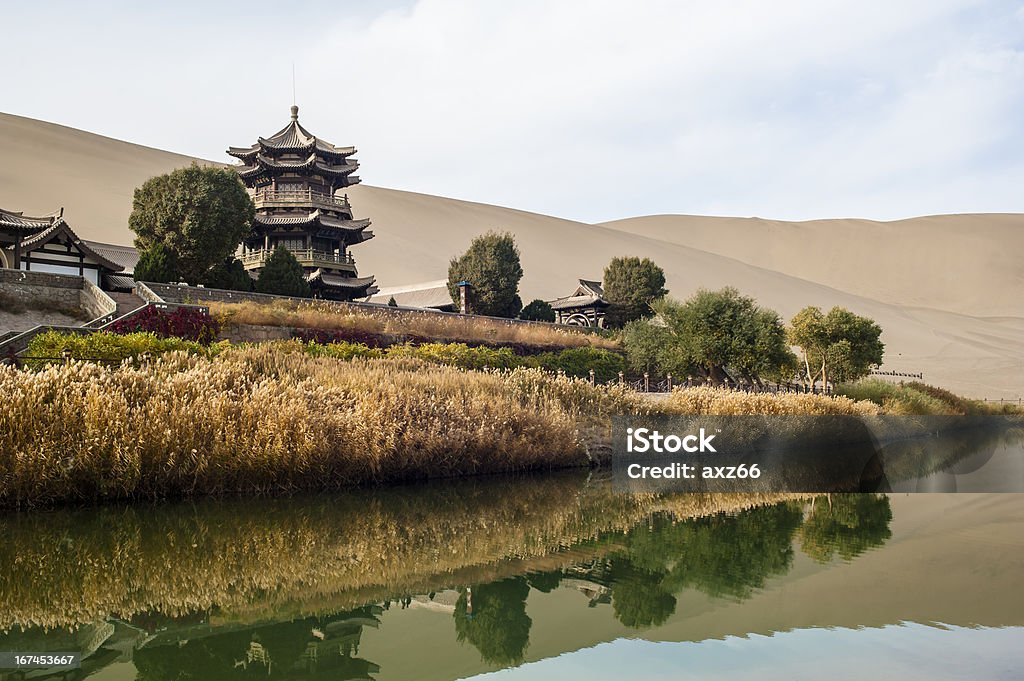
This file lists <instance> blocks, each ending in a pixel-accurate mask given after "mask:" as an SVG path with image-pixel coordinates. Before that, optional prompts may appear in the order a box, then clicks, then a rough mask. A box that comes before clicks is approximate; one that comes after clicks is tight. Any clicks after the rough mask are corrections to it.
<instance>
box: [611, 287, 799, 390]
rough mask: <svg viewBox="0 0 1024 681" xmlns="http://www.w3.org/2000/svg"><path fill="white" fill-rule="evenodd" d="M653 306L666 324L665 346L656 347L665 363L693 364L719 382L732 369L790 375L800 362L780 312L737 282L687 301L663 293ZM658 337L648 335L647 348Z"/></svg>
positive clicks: (752, 376) (754, 376)
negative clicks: (761, 303)
mask: <svg viewBox="0 0 1024 681" xmlns="http://www.w3.org/2000/svg"><path fill="white" fill-rule="evenodd" d="M653 307H654V310H655V311H656V312H657V313H658V316H659V318H660V319H661V320H662V322H663V323H664V324H665V325H666V328H667V333H666V334H663V335H662V336H661V337H662V339H663V340H662V343H663V345H662V348H661V349H660V350H653V351H654V352H656V355H655V357H656V361H658V362H659V363H660V364H661V365H662V366H665V365H668V366H672V367H673V368H674V370H675V371H679V370H680V368H681V367H684V366H690V367H693V368H694V370H696V371H697V372H698V373H700V374H701V375H702V376H704V377H705V378H707V379H709V380H710V381H711V382H712V383H713V384H716V385H717V384H719V383H722V382H723V381H724V380H725V378H726V377H727V376H728V372H730V371H732V372H734V373H736V374H738V375H739V376H740V377H742V378H743V379H744V380H746V381H747V382H749V383H753V384H760V383H762V379H763V378H776V379H777V378H780V377H783V376H785V374H786V373H787V372H788V371H791V370H792V367H793V366H794V365H795V362H796V359H795V357H794V356H793V353H792V352H791V351H790V350H789V348H788V347H787V345H786V334H785V328H784V327H783V325H782V320H781V319H780V318H779V316H778V314H776V313H775V312H773V311H771V310H768V309H765V308H762V307H759V306H758V305H757V303H756V302H755V301H754V299H753V298H749V297H747V296H743V295H740V293H739V291H737V290H736V289H734V288H728V287H727V288H724V289H722V290H720V291H707V290H704V289H701V290H700V291H698V292H697V293H695V294H694V295H693V296H692V297H690V298H689V299H688V300H687V301H686V302H684V303H679V302H676V301H674V300H670V299H667V298H663V299H661V300H658V301H656V302H655V303H654V306H653ZM628 338H629V337H628V336H627V351H628V348H629V345H628V342H629V341H628ZM655 338H656V337H655ZM655 342H656V340H654V339H648V340H647V341H646V343H647V345H646V347H648V348H649V350H648V352H650V351H652V349H653V345H654V343H655ZM634 345H638V344H636V343H634ZM638 361H639V360H638Z"/></svg>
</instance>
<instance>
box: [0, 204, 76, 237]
mask: <svg viewBox="0 0 1024 681" xmlns="http://www.w3.org/2000/svg"><path fill="white" fill-rule="evenodd" d="M63 213H64V211H63V210H61V211H59V212H57V213H51V214H50V215H44V216H42V217H38V218H34V217H29V216H27V215H25V214H24V213H20V212H15V211H11V210H4V209H3V208H0V230H2V231H6V232H18V233H21V234H34V233H36V232H39V231H42V230H44V229H46V228H47V227H50V226H51V225H53V223H54V222H56V221H57V220H60V219H62V218H61V216H62V215H63Z"/></svg>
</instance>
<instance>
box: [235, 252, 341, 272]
mask: <svg viewBox="0 0 1024 681" xmlns="http://www.w3.org/2000/svg"><path fill="white" fill-rule="evenodd" d="M289 251H290V253H291V254H292V255H294V256H295V259H296V260H298V261H299V262H300V263H302V264H304V265H306V264H308V265H319V264H324V265H328V266H332V267H339V266H345V267H346V269H347V268H348V267H351V268H355V266H356V261H355V258H353V257H352V256H351V255H349V254H348V253H331V252H328V251H315V250H313V249H312V248H306V249H301V250H297V251H292V250H290V249H289ZM273 252H274V251H273V249H271V250H267V249H265V248H261V249H260V250H258V251H249V252H248V253H246V254H245V255H243V256H241V258H239V259H240V260H241V261H242V265H243V266H244V267H246V268H251V267H262V266H263V264H264V263H266V261H267V258H269V257H270V255H271V254H272V253H273Z"/></svg>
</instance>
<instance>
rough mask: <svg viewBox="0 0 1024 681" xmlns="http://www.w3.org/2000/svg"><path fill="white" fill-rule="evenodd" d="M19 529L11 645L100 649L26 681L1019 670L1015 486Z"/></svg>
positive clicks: (98, 512) (87, 520) (449, 492)
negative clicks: (989, 490)
mask: <svg viewBox="0 0 1024 681" xmlns="http://www.w3.org/2000/svg"><path fill="white" fill-rule="evenodd" d="M0 531H2V532H3V536H4V545H3V548H2V549H0V629H2V630H3V631H4V632H5V633H3V634H2V635H0V651H33V652H45V651H51V652H57V651H75V652H81V653H83V655H84V659H83V661H82V663H81V668H80V669H77V670H72V671H65V672H60V673H59V674H58V673H57V672H53V673H51V674H49V675H47V674H46V673H45V672H40V671H35V672H33V673H32V674H33V675H32V677H31V678H50V677H52V678H62V679H63V678H67V679H77V678H85V677H86V676H88V678H90V679H96V680H98V681H99V680H114V679H147V680H149V681H158V680H171V679H235V678H237V679H242V678H249V677H260V678H269V679H334V680H339V679H377V680H384V679H439V680H440V679H460V678H469V677H475V676H478V675H485V676H486V678H494V679H510V680H516V679H548V678H559V679H584V678H585V679H590V680H593V679H613V678H615V679H621V678H644V679H662V678H664V679H668V678H672V679H678V678H694V679H696V678H701V679H706V678H712V679H717V678H722V679H725V678H729V679H737V678H738V679H748V678H749V679H755V678H756V679H776V678H777V679H794V678H798V679H799V678H807V679H816V680H817V679H821V678H825V677H827V678H829V679H846V678H850V679H854V678H857V679H859V678H864V677H871V676H875V677H877V678H902V679H945V678H949V679H961V678H971V679H976V678H993V679H1004V678H1005V679H1011V678H1012V679H1018V678H1021V675H1022V673H1024V589H1021V586H1020V585H1021V577H1022V576H1024V495H1019V494H963V493H961V494H944V493H935V494H906V493H889V494H852V495H832V496H818V497H813V496H807V495H793V494H790V495H781V494H776V495H770V494H762V495H740V494H720V495H674V496H673V495H622V494H614V493H613V492H612V490H611V484H610V481H609V479H608V476H607V475H606V474H600V473H591V474H588V473H586V472H579V471H574V472H569V473H564V474H557V475H544V476H531V477H517V478H499V477H496V478H480V479H472V480H461V481H453V482H446V483H436V484H427V485H418V486H409V487H392V488H386V489H378V490H362V491H356V492H351V493H344V494H330V495H316V496H309V497H304V498H277V499H256V500H232V499H206V500H201V501H192V502H174V503H163V504H145V505H139V504H136V505H124V506H104V507H99V508H90V509H61V510H53V511H45V512H41V511H37V512H26V513H7V514H5V515H3V516H0ZM826 670H827V671H826ZM21 673H22V672H16V671H12V670H7V671H0V679H21V678H26V677H23V676H18V674H21ZM60 674H65V675H64V676H61V675H60Z"/></svg>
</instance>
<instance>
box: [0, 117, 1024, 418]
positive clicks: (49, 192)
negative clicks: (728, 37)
mask: <svg viewBox="0 0 1024 681" xmlns="http://www.w3.org/2000/svg"><path fill="white" fill-rule="evenodd" d="M242 133H243V135H242V136H243V137H245V134H244V133H245V131H242ZM256 134H258V132H254V133H253V134H252V135H250V136H252V137H255V136H256ZM333 137H334V138H335V139H337V141H339V142H344V143H348V142H349V141H347V140H344V139H341V138H340V137H339V136H338V135H334V136H333ZM356 141H357V140H356ZM226 147H227V144H226V143H225V148H226ZM359 158H360V160H361V161H362V163H363V169H362V171H363V172H362V173H361V174H362V175H364V176H368V177H371V178H372V175H373V160H372V157H371V156H367V155H366V153H363V154H361V155H360V157H359ZM224 160H228V159H227V156H226V155H225V159H224ZM193 161H198V162H200V163H213V162H212V161H203V160H200V159H192V158H190V157H187V156H182V155H179V154H173V153H169V152H165V151H160V150H157V149H151V148H148V147H142V146H139V145H135V144H130V143H128V142H122V141H119V140H114V139H111V138H107V137H102V136H99V135H94V134H91V133H87V132H83V131H80V130H75V129H73V128H67V127H64V126H60V125H55V124H51V123H43V122H40V121H35V120H31V119H26V118H21V117H18V116H12V115H8V114H0V206H2V207H4V208H6V209H8V210H17V211H25V212H26V213H28V214H43V213H49V212H51V211H54V210H56V209H58V208H60V207H61V206H63V207H64V208H65V217H66V219H67V220H68V222H69V223H70V224H71V225H72V227H74V229H75V230H76V231H77V232H78V234H79V235H80V236H81V237H83V238H86V239H92V240H95V241H104V242H108V243H120V244H130V243H131V242H132V233H131V232H130V231H129V230H128V226H127V221H128V214H129V213H130V212H131V196H132V192H133V190H134V188H135V187H137V186H138V185H140V184H141V183H142V182H144V181H145V180H146V179H147V178H149V177H151V176H153V175H156V174H159V173H163V172H167V171H169V170H172V169H174V168H177V167H182V166H185V165H188V164H189V163H192V162H193ZM348 193H349V197H350V198H351V200H352V202H353V207H354V209H355V212H356V216H357V217H369V218H371V219H372V220H373V227H372V229H373V231H374V233H375V234H376V235H377V236H376V238H375V239H373V240H372V241H369V242H367V243H366V244H362V245H360V246H358V247H356V248H355V249H354V251H353V253H354V255H355V256H356V260H357V262H358V264H359V268H360V274H373V275H375V276H376V277H377V282H378V284H379V285H380V286H397V285H404V284H411V283H416V282H422V281H428V280H435V279H439V278H443V277H444V276H445V275H446V273H447V266H448V260H449V259H450V258H451V257H452V256H453V255H456V254H458V253H460V252H461V251H463V250H465V248H466V246H467V245H468V243H469V241H470V239H471V238H472V237H474V236H476V235H478V234H481V233H483V232H485V231H487V230H489V229H499V230H507V231H510V232H512V233H513V234H515V236H516V240H517V243H518V244H519V249H520V251H521V254H522V261H523V269H524V270H525V273H526V274H525V277H524V279H523V282H522V285H521V292H522V297H523V300H524V301H529V300H531V299H533V298H545V299H551V298H555V297H557V296H561V295H567V294H568V293H570V292H571V291H572V290H573V288H574V287H575V283H576V279H578V278H588V279H600V278H601V273H602V270H603V268H604V266H605V264H607V262H608V260H609V259H611V258H612V257H613V256H616V255H639V256H647V257H650V258H652V259H654V260H655V261H656V262H657V263H658V264H659V265H661V266H662V267H663V268H664V269H665V273H666V276H667V279H668V282H667V287H668V288H669V290H670V292H671V294H672V295H673V296H676V297H679V298H685V297H687V296H689V295H690V294H691V293H693V292H694V291H696V290H697V289H698V288H712V289H713V288H720V287H722V286H734V287H736V288H738V289H739V290H740V291H741V292H743V293H746V294H748V295H751V296H753V297H755V298H756V299H757V300H758V301H759V302H760V303H761V304H762V305H765V306H768V307H771V308H773V309H775V310H777V311H778V312H779V313H780V314H782V315H783V316H784V317H787V318H788V317H789V316H791V315H792V314H793V313H795V312H796V311H797V310H799V309H800V308H802V307H804V306H805V305H818V306H821V307H824V308H828V307H831V306H832V305H842V306H845V307H847V308H849V309H851V310H853V311H854V312H856V313H858V314H861V315H866V316H869V317H872V318H874V319H875V320H876V321H878V323H879V324H880V325H881V326H882V328H883V330H884V333H883V337H882V339H883V341H884V342H885V343H886V359H885V364H884V365H883V367H882V368H883V369H886V370H892V371H903V372H923V373H924V377H925V380H926V381H927V382H929V383H934V384H937V385H941V386H944V387H947V388H950V389H952V390H956V391H958V392H961V393H963V394H966V395H970V396H974V397H979V398H981V397H987V398H1012V399H1014V400H1016V399H1017V398H1020V397H1022V396H1024V302H1021V293H1022V292H1024V264H1021V262H1020V260H1019V254H1020V253H1022V252H1024V215H1020V214H978V215H942V216H932V217H921V218H913V219H909V220H900V221H896V222H875V221H870V220H860V219H839V220H816V221H811V222H781V221H775V220H762V219H757V218H723V217H700V216H687V215H666V216H648V217H637V218H632V219H628V220H620V221H615V222H609V223H604V224H596V225H591V224H585V223H581V222H574V221H572V220H564V219H559V218H554V217H549V216H545V215H538V214H535V213H527V212H523V211H518V210H514V209H510V208H502V207H498V206H492V205H487V204H480V203H473V202H468V201H461V200H456V199H449V198H443V197H437V196H427V195H423V194H416V193H412V192H404V191H399V190H395V189H383V188H379V187H373V186H367V185H359V186H356V187H352V188H350V189H349V190H348Z"/></svg>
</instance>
